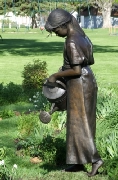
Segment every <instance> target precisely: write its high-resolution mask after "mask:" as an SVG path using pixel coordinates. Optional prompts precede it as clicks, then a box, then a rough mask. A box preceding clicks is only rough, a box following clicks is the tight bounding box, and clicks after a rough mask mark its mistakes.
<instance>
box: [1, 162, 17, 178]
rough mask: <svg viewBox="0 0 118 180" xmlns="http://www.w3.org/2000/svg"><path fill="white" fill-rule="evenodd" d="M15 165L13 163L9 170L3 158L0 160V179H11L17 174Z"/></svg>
mask: <svg viewBox="0 0 118 180" xmlns="http://www.w3.org/2000/svg"><path fill="white" fill-rule="evenodd" d="M16 170H17V165H16V164H14V165H13V167H12V169H11V170H10V169H9V168H8V166H7V165H6V164H5V161H4V160H1V161H0V179H1V180H13V179H14V178H15V177H16V175H17V172H16Z"/></svg>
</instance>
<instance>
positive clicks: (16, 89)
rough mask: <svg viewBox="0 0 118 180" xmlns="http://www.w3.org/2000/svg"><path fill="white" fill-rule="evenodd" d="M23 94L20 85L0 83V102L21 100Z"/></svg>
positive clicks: (9, 102)
mask: <svg viewBox="0 0 118 180" xmlns="http://www.w3.org/2000/svg"><path fill="white" fill-rule="evenodd" d="M22 96H23V91H22V87H21V86H20V85H17V84H14V83H13V82H10V83H9V84H7V85H5V86H4V85H3V83H1V84H0V104H1V105H4V104H11V103H15V102H18V101H20V100H21V98H22Z"/></svg>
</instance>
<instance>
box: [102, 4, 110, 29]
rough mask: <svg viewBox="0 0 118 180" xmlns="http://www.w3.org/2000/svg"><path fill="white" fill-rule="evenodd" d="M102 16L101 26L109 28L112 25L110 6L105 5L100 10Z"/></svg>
mask: <svg viewBox="0 0 118 180" xmlns="http://www.w3.org/2000/svg"><path fill="white" fill-rule="evenodd" d="M102 16H103V28H109V27H111V26H112V24H111V7H110V6H106V7H105V8H103V10H102Z"/></svg>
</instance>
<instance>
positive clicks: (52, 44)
mask: <svg viewBox="0 0 118 180" xmlns="http://www.w3.org/2000/svg"><path fill="white" fill-rule="evenodd" d="M85 32H86V34H87V35H88V36H89V38H90V39H91V41H92V42H93V45H94V57H95V64H94V65H93V66H92V69H93V71H94V73H95V74H96V77H97V78H98V80H99V81H100V82H103V83H106V84H108V83H118V79H117V73H118V68H117V67H118V36H110V35H109V34H108V30H107V29H94V30H91V29H88V30H85ZM1 35H2V37H3V41H1V40H0V58H1V60H0V81H1V82H4V83H9V82H10V81H12V82H14V83H17V84H21V82H22V77H21V73H22V71H23V68H24V65H26V64H27V63H29V62H32V61H33V59H40V60H41V61H46V62H47V64H48V72H49V74H51V73H53V72H55V71H57V70H58V68H59V67H60V66H61V65H62V63H63V55H62V51H63V42H64V39H63V38H60V37H57V36H55V35H54V34H53V35H52V36H49V37H48V38H47V35H48V33H47V32H46V31H44V33H42V32H41V31H40V30H35V31H34V30H30V31H29V32H25V31H24V32H23V31H22V32H14V33H11V32H8V31H6V32H4V33H1Z"/></svg>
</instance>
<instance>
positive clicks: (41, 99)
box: [29, 90, 51, 111]
mask: <svg viewBox="0 0 118 180" xmlns="http://www.w3.org/2000/svg"><path fill="white" fill-rule="evenodd" d="M29 101H30V102H31V103H33V105H34V109H35V110H45V111H49V109H50V106H51V104H50V103H49V101H48V100H47V99H46V97H45V96H44V95H43V94H42V91H41V90H40V91H38V92H36V93H35V94H34V95H33V97H32V98H29Z"/></svg>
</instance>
